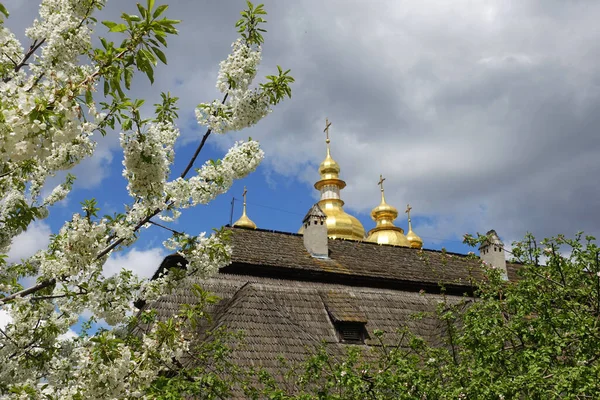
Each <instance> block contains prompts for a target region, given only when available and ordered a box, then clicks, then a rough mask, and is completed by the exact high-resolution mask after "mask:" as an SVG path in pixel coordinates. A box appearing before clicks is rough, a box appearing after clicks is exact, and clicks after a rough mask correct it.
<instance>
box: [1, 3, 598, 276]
mask: <svg viewBox="0 0 600 400" xmlns="http://www.w3.org/2000/svg"><path fill="white" fill-rule="evenodd" d="M157 3H159V2H157ZM265 3H266V4H265V8H266V10H267V11H268V12H269V16H268V18H267V19H268V21H269V23H268V25H267V29H268V33H267V34H266V35H265V40H266V43H265V45H264V51H263V63H262V64H261V68H260V70H259V77H260V76H264V75H267V74H270V73H272V72H273V71H274V70H275V66H276V65H277V64H281V65H282V66H283V67H284V68H291V69H292V75H293V76H294V77H295V78H296V83H295V84H294V85H293V87H292V90H293V97H292V99H291V100H286V101H285V102H284V103H283V104H281V105H280V106H278V107H276V109H275V110H274V112H273V114H272V115H269V116H267V118H266V119H265V120H264V121H261V123H259V124H258V125H257V126H256V127H253V128H252V129H248V130H246V131H243V132H239V133H233V134H231V135H226V136H212V137H211V138H210V140H209V143H208V146H207V147H206V148H205V151H204V152H203V153H202V155H201V157H200V159H199V162H198V164H197V166H200V165H201V163H202V162H204V160H206V159H213V158H219V157H222V156H223V154H224V153H225V152H226V149H227V148H228V147H229V146H230V145H231V143H232V142H233V141H234V140H239V139H245V138H247V137H249V136H252V137H253V138H255V139H258V140H259V141H260V142H261V144H262V146H263V149H264V150H265V153H266V158H265V161H264V163H263V165H262V166H261V167H260V168H259V169H258V170H257V171H256V172H255V173H254V174H252V175H251V176H250V177H248V178H247V179H244V180H243V181H239V182H236V183H235V185H234V186H233V188H232V190H231V192H229V193H227V194H226V195H223V196H221V197H219V198H218V199H217V200H215V201H214V202H213V203H211V204H210V205H208V206H204V207H197V208H195V209H193V210H185V211H184V214H183V216H182V217H181V218H180V220H179V221H178V222H177V223H175V224H172V225H171V227H172V228H174V229H177V230H182V231H186V232H188V233H190V234H197V233H199V232H202V231H208V230H210V229H211V228H213V227H219V226H221V225H223V224H226V223H228V222H229V215H230V207H231V199H232V196H233V197H236V198H237V199H238V202H237V203H236V207H235V210H234V221H235V220H236V219H237V218H238V217H239V216H240V213H241V193H242V191H243V187H244V186H247V187H248V214H249V216H250V218H252V220H254V222H256V224H257V225H258V226H259V227H260V228H264V229H274V230H280V231H288V232H295V231H296V230H297V229H298V227H299V225H300V220H301V218H302V216H303V215H304V214H305V212H306V210H307V209H308V208H309V207H310V205H312V204H313V203H314V202H315V201H316V199H317V197H316V196H317V192H316V190H315V189H314V188H313V187H312V184H313V183H314V182H315V181H316V180H317V179H318V173H317V168H318V164H319V163H320V162H321V160H322V159H323V158H324V156H325V143H324V134H323V132H322V130H323V126H324V121H325V117H328V118H329V119H330V120H331V121H332V123H333V125H332V128H331V137H332V154H333V157H334V158H335V159H336V160H337V161H338V162H339V164H340V166H341V168H342V172H341V178H342V179H344V180H345V181H346V182H347V184H348V186H347V188H346V189H344V190H343V191H342V199H343V200H344V201H345V202H346V211H347V212H350V213H352V214H353V215H355V216H357V217H358V218H359V220H360V221H361V222H362V223H363V225H364V227H365V229H366V230H369V229H370V228H372V227H373V226H374V222H373V221H372V220H371V218H370V216H369V212H370V210H371V208H373V207H374V206H376V205H377V204H378V202H379V190H378V186H377V181H378V178H379V174H383V175H384V176H385V177H386V178H387V180H386V182H385V183H386V199H387V200H388V203H390V204H392V205H394V206H396V207H397V208H398V209H399V211H400V217H399V219H398V220H397V221H396V224H397V225H398V226H401V227H403V228H404V229H406V219H405V214H404V213H403V210H404V208H405V206H406V204H407V203H410V204H411V205H412V207H413V228H414V230H415V232H416V233H417V234H419V235H420V236H421V237H422V238H423V239H424V242H425V247H426V248H432V249H440V248H441V247H446V248H447V249H448V250H450V251H456V252H462V253H464V252H467V251H469V250H470V249H469V248H467V247H465V246H464V245H462V244H461V242H460V237H461V236H462V234H464V233H466V232H470V233H475V232H477V231H479V232H481V233H483V232H485V231H487V230H488V229H492V228H494V229H496V230H497V232H498V234H499V235H500V236H501V237H502V238H503V239H504V241H505V242H506V243H510V242H511V241H512V240H517V239H519V238H522V237H523V235H524V234H525V232H527V231H532V232H534V233H535V234H536V235H538V236H540V237H544V236H549V235H554V234H558V233H565V234H567V235H572V234H573V233H575V232H576V231H578V230H585V231H586V232H588V233H592V234H598V233H600V231H599V229H598V226H599V223H600V213H599V212H598V207H597V205H598V204H599V203H600V188H598V185H597V183H596V179H595V177H596V176H598V174H600V162H598V159H599V157H598V155H599V154H600V135H598V134H597V127H598V126H599V123H600V116H599V115H598V113H597V110H598V106H600V62H599V61H600V40H598V39H599V38H598V36H599V34H598V32H597V29H595V26H596V23H597V19H598V17H599V16H600V3H598V2H562V1H541V0H540V1H534V0H523V1H519V2H506V1H500V0H498V1H494V0H481V1H478V2H475V3H473V2H470V1H467V0H464V1H463V0H456V1H454V2H451V3H446V2H439V1H433V0H411V1H409V0H405V1H394V0H389V1H386V0H378V1H373V2H369V3H368V4H366V3H364V2H361V1H358V0H348V1H337V0H331V1H326V2H319V1H316V0H299V1H296V2H293V3H288V2H276V1H274V0H270V1H265ZM4 4H5V5H6V7H7V8H8V9H9V11H11V12H12V16H11V18H10V19H9V21H8V24H7V25H8V26H9V27H11V28H13V29H14V30H15V32H16V33H17V34H18V35H19V37H23V34H22V32H23V30H24V28H25V27H26V26H28V25H29V23H30V21H31V20H32V19H33V18H34V15H35V8H36V7H37V5H36V4H37V3H36V2H35V1H33V0H28V1H21V0H5V1H4ZM243 7H244V2H243V1H237V0H235V1H234V0H230V1H219V2H215V1H191V0H189V1H183V0H182V1H177V2H173V4H171V5H170V8H169V12H168V15H169V17H172V18H180V19H183V23H182V24H181V26H180V35H179V36H177V37H174V38H171V39H170V41H169V43H170V44H169V48H168V50H167V52H166V54H167V57H168V59H169V65H168V66H159V67H158V69H157V72H156V83H155V84H154V85H153V86H150V85H149V83H148V82H147V80H146V79H145V78H144V77H139V78H137V79H136V80H135V82H134V87H133V90H132V93H131V95H132V97H138V98H145V99H146V100H147V103H148V104H150V105H151V104H153V103H154V102H156V101H158V99H159V98H160V97H159V93H160V92H161V91H170V92H171V93H172V94H173V95H174V96H179V97H180V98H181V101H180V108H181V111H180V116H181V118H180V121H179V122H178V125H179V126H180V128H181V130H182V137H181V140H180V142H179V143H178V145H177V147H176V163H175V166H174V169H173V171H174V175H177V174H178V171H181V170H182V168H183V166H184V165H185V164H186V163H187V160H188V159H189V156H190V154H191V153H192V152H193V151H194V149H195V147H196V145H197V143H198V142H199V140H200V138H201V136H202V134H203V133H204V130H205V128H203V127H200V126H198V125H197V124H196V122H195V119H194V116H193V108H194V106H195V105H196V104H198V103H199V102H205V101H211V100H212V99H214V98H217V97H218V93H217V91H216V89H215V87H214V85H215V81H216V76H217V71H218V63H219V62H220V61H221V60H222V59H224V58H225V57H226V56H227V54H228V51H229V49H230V43H231V42H232V41H233V40H234V39H235V38H236V32H235V29H234V27H233V25H234V23H235V21H236V19H237V18H238V13H239V11H240V10H241V9H242V8H243ZM123 11H127V12H135V2H131V1H126V2H115V1H113V2H109V4H108V6H107V8H106V9H105V10H104V11H103V12H102V13H101V14H100V15H98V18H99V19H100V20H105V19H110V20H116V19H117V18H118V15H119V14H120V13H121V12H123ZM98 31H99V32H101V33H102V34H104V32H105V28H104V27H103V26H99V27H98ZM121 160H122V153H121V152H120V149H119V146H118V132H111V133H109V135H108V136H107V137H106V138H99V145H98V152H97V154H96V155H95V156H94V158H92V159H90V160H87V161H85V162H84V163H82V165H80V166H79V167H78V168H77V170H76V171H75V172H76V175H77V176H78V180H77V182H76V184H75V189H74V191H73V192H72V194H71V195H70V196H69V198H68V200H67V201H66V202H65V203H63V204H60V205H58V206H56V207H54V209H52V210H51V214H50V217H49V218H48V219H47V220H45V221H43V222H42V223H40V224H36V225H35V226H34V227H32V229H31V230H30V231H28V232H27V233H26V234H24V236H23V237H21V238H19V239H18V242H17V244H16V246H15V249H14V251H13V253H12V257H13V259H17V258H19V257H20V256H24V255H27V254H29V253H30V252H31V251H34V250H35V249H36V248H39V247H40V246H42V245H44V244H45V243H47V239H45V238H47V236H48V234H49V232H56V231H57V230H58V229H59V227H60V226H61V225H62V224H63V222H64V221H65V219H68V218H70V216H71V215H72V213H73V212H75V211H77V210H78V208H79V202H80V201H82V200H83V199H86V198H91V197H95V198H96V199H97V200H98V203H99V205H100V207H101V208H102V212H105V213H112V212H115V211H121V210H123V205H124V204H128V203H130V202H131V199H129V197H128V195H127V193H126V189H125V186H126V183H125V181H124V179H123V178H122V177H121V169H122V166H121ZM167 235H168V233H167V232H165V231H163V230H161V229H160V228H157V227H152V228H151V229H148V230H145V231H144V232H143V233H142V236H141V238H140V240H139V241H138V243H137V244H136V245H135V249H136V251H135V252H132V253H129V254H125V255H121V256H119V257H115V258H113V260H111V261H110V263H112V264H110V265H109V268H118V267H120V266H124V267H128V268H132V269H134V270H136V271H137V272H140V273H142V274H144V275H151V273H152V272H153V270H154V268H155V267H156V266H157V265H158V262H159V261H160V258H161V257H162V256H164V255H165V254H166V253H165V251H164V250H163V249H162V247H161V242H162V240H163V239H164V238H166V237H167Z"/></svg>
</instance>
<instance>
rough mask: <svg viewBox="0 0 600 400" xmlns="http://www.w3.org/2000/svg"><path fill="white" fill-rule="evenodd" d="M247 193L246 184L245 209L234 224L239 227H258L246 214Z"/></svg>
mask: <svg viewBox="0 0 600 400" xmlns="http://www.w3.org/2000/svg"><path fill="white" fill-rule="evenodd" d="M246 193H248V191H247V190H246V187H245V186H244V194H243V196H244V209H243V211H242V216H241V217H240V219H238V220H237V221H235V222H234V224H233V226H235V227H237V228H248V229H256V224H255V223H254V222H252V220H251V219H250V218H248V216H247V215H246Z"/></svg>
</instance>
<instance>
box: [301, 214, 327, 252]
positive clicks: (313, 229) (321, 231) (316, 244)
mask: <svg viewBox="0 0 600 400" xmlns="http://www.w3.org/2000/svg"><path fill="white" fill-rule="evenodd" d="M326 219H327V215H325V213H324V212H323V210H321V207H319V204H318V203H315V204H314V205H313V206H312V207H311V209H310V210H309V211H308V213H306V216H305V217H304V219H303V220H302V223H303V225H304V247H306V250H307V251H308V252H309V253H310V255H311V256H313V257H317V258H328V257H329V249H328V247H327V240H328V239H327V224H326V223H325V220H326Z"/></svg>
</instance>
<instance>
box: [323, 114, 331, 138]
mask: <svg viewBox="0 0 600 400" xmlns="http://www.w3.org/2000/svg"><path fill="white" fill-rule="evenodd" d="M330 126H331V122H329V118H325V129H323V132H325V136H326V138H327V140H326V142H327V143H329V127H330Z"/></svg>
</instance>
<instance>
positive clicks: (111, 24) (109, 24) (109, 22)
mask: <svg viewBox="0 0 600 400" xmlns="http://www.w3.org/2000/svg"><path fill="white" fill-rule="evenodd" d="M102 25H104V26H106V27H107V28H108V29H112V28H113V27H114V26H115V25H117V23H116V22H112V21H102ZM104 47H105V48H106V46H104Z"/></svg>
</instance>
